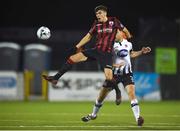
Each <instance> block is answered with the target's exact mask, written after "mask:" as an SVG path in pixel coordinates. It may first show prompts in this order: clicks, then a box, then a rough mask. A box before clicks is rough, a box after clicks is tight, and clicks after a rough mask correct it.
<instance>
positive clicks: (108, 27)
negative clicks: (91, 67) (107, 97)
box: [43, 5, 131, 92]
mask: <svg viewBox="0 0 180 131" xmlns="http://www.w3.org/2000/svg"><path fill="white" fill-rule="evenodd" d="M95 15H96V18H97V20H95V21H94V23H93V25H92V27H91V29H90V30H89V32H88V33H87V34H86V35H85V36H84V37H83V38H82V40H81V41H80V42H79V43H78V44H77V45H76V46H75V47H74V48H72V53H74V54H73V55H71V56H70V57H69V58H68V59H67V61H66V62H65V63H64V65H63V66H62V67H61V68H60V70H59V71H58V72H57V73H56V74H55V75H54V76H47V75H43V77H44V79H46V80H47V81H49V82H50V83H51V84H52V85H53V86H56V84H57V82H58V79H59V78H60V77H61V76H62V75H63V74H64V73H66V72H67V71H69V70H70V69H71V68H72V65H73V64H75V63H79V62H84V61H87V60H97V61H98V62H99V64H100V65H101V67H102V69H103V71H104V74H105V82H104V85H103V87H105V88H106V89H104V92H107V91H108V90H109V89H111V88H113V87H114V84H115V83H114V81H113V71H112V63H113V62H112V49H113V44H114V41H115V40H116V39H119V33H120V31H123V32H125V34H126V36H127V37H128V38H131V35H130V33H129V31H128V30H127V28H126V27H125V26H123V25H122V24H121V22H120V21H119V20H118V19H117V18H116V17H108V16H107V7H106V6H103V5H100V6H97V7H96V8H95ZM93 36H96V44H95V47H94V48H91V49H87V50H83V51H80V52H78V53H75V52H76V51H77V50H79V49H81V48H82V47H83V46H84V45H85V44H86V43H88V42H89V41H90V40H91V38H92V37H93Z"/></svg>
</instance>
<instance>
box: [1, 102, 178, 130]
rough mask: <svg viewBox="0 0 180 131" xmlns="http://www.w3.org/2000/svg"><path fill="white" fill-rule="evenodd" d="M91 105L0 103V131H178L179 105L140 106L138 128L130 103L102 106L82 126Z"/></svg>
mask: <svg viewBox="0 0 180 131" xmlns="http://www.w3.org/2000/svg"><path fill="white" fill-rule="evenodd" d="M93 104H94V102H44V101H34V102H0V130H180V101H163V102H141V101H140V108H141V115H142V116H143V117H144V119H145V123H144V125H143V127H137V125H136V122H135V120H134V116H133V113H132V110H131V107H130V104H129V102H123V103H122V104H121V105H119V106H116V105H115V103H114V102H107V101H106V102H105V103H104V105H103V107H102V109H101V110H100V112H99V115H98V118H97V119H96V120H93V121H90V122H87V123H84V122H82V121H81V117H83V116H85V115H87V114H89V113H91V111H92V107H93Z"/></svg>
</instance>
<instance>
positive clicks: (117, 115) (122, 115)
mask: <svg viewBox="0 0 180 131" xmlns="http://www.w3.org/2000/svg"><path fill="white" fill-rule="evenodd" d="M0 114H1V115H42V114H40V113H0ZM46 115H60V116H70V115H71V116H80V115H84V114H83V113H46ZM99 115H100V116H111V117H112V116H113V117H120V116H121V117H131V116H132V114H121V115H120V114H109V113H100V114H99ZM144 116H145V117H179V118H180V114H178V115H159V114H155V115H154V114H144Z"/></svg>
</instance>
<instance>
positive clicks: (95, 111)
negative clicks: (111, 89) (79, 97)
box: [92, 100, 102, 116]
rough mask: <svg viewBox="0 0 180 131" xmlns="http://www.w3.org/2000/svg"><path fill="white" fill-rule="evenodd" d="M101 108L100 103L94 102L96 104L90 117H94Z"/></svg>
mask: <svg viewBox="0 0 180 131" xmlns="http://www.w3.org/2000/svg"><path fill="white" fill-rule="evenodd" d="M101 106H102V102H98V101H97V100H96V103H95V104H94V107H93V112H92V116H96V115H97V113H98V112H99V109H100V108H101Z"/></svg>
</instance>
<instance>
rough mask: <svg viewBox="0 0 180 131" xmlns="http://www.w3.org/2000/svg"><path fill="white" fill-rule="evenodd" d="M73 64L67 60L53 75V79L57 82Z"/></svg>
mask: <svg viewBox="0 0 180 131" xmlns="http://www.w3.org/2000/svg"><path fill="white" fill-rule="evenodd" d="M73 63H74V62H73V61H72V60H71V59H68V60H67V61H66V63H65V64H64V65H63V66H62V67H61V69H60V70H59V71H58V73H56V74H55V75H54V79H55V80H58V79H59V78H60V77H61V76H62V75H63V74H64V73H66V72H67V71H69V70H70V69H71V68H72V64H73Z"/></svg>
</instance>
